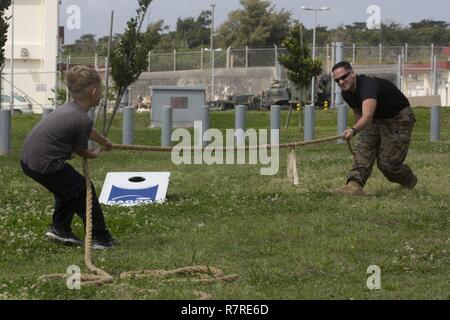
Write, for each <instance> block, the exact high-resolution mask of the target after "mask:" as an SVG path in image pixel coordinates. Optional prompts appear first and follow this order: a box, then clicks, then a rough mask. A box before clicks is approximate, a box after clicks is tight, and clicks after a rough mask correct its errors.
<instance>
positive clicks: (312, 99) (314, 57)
mask: <svg viewBox="0 0 450 320" xmlns="http://www.w3.org/2000/svg"><path fill="white" fill-rule="evenodd" d="M316 23H317V10H316V9H314V28H313V52H312V59H313V61H314V60H316ZM315 80H316V79H315V77H312V80H311V104H312V105H313V106H314V105H315V82H316V81H315Z"/></svg>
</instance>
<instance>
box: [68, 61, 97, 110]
mask: <svg viewBox="0 0 450 320" xmlns="http://www.w3.org/2000/svg"><path fill="white" fill-rule="evenodd" d="M69 68H70V56H68V57H67V60H66V72H67V71H69ZM96 70H97V69H96ZM67 102H69V87H67V86H66V103H67Z"/></svg>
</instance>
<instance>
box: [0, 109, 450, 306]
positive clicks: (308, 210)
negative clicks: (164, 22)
mask: <svg viewBox="0 0 450 320" xmlns="http://www.w3.org/2000/svg"><path fill="white" fill-rule="evenodd" d="M415 112H416V116H417V119H418V123H417V125H416V128H415V130H414V137H413V142H412V145H411V149H410V152H409V155H408V158H407V163H408V164H409V165H410V166H411V167H412V168H413V170H414V171H415V172H416V174H417V176H418V178H419V183H418V185H417V187H416V188H415V189H414V190H413V191H410V192H406V191H399V190H398V189H397V186H395V185H393V184H391V183H389V182H388V181H387V180H386V179H385V178H384V177H383V176H382V175H381V174H380V173H379V171H378V170H377V169H375V170H374V173H373V175H372V177H371V178H370V179H369V181H368V184H367V187H366V191H367V192H368V194H369V195H368V196H367V197H364V198H353V197H335V196H332V195H330V194H329V193H328V190H329V189H330V188H335V187H338V186H340V185H342V184H343V183H344V181H345V175H346V172H347V170H348V169H349V167H350V166H351V156H350V155H349V152H348V150H347V148H346V146H345V145H336V144H334V143H326V144H321V145H314V146H308V147H304V148H301V149H297V158H298V170H299V179H300V185H299V186H294V185H292V184H290V183H288V182H287V180H286V158H287V156H286V151H282V152H281V157H280V158H281V163H280V171H279V173H278V175H276V176H261V175H260V173H259V169H260V168H259V166H250V165H239V166H238V165H234V166H233V165H222V166H220V165H215V166H206V165H180V166H176V165H174V164H172V162H171V160H170V154H167V153H136V152H122V151H113V152H111V153H107V154H103V155H102V156H101V157H100V158H99V159H97V160H95V161H90V169H91V176H92V179H93V181H94V184H95V185H96V188H97V191H98V193H100V190H101V187H102V184H103V180H104V178H105V176H106V173H108V172H118V171H170V172H171V179H170V185H169V190H168V195H167V202H166V203H165V204H158V205H150V206H144V207H133V208H122V207H106V206H105V207H104V212H105V216H106V220H107V223H108V226H109V228H110V229H111V231H112V233H113V234H114V236H115V237H117V238H118V239H119V240H120V241H121V245H120V246H119V247H117V248H114V249H112V250H108V251H103V252H95V253H94V261H95V263H96V264H97V265H98V266H100V267H102V268H104V269H105V270H107V271H108V272H110V273H111V274H112V275H114V276H115V277H116V280H115V282H114V284H112V285H105V286H102V287H100V288H92V287H83V288H82V290H80V291H77V290H75V291H71V290H68V289H67V287H66V285H65V282H64V281H53V282H48V283H42V282H38V281H37V279H38V278H39V277H40V276H42V275H44V274H50V273H64V272H65V271H66V269H67V267H69V266H70V265H73V264H75V265H78V266H81V267H82V270H83V271H85V268H84V262H83V249H82V248H71V247H65V246H60V245H58V244H55V243H52V242H49V241H47V240H46V239H45V238H44V233H45V231H46V228H47V226H48V224H49V223H50V221H51V214H52V210H53V198H52V196H51V194H50V193H48V192H47V191H46V190H45V189H43V188H42V187H41V186H39V185H38V184H37V183H35V182H34V181H32V180H31V179H29V178H28V177H26V176H25V175H24V174H23V173H22V172H21V170H20V167H19V155H20V149H21V147H22V143H23V140H24V138H25V136H26V134H27V133H28V132H29V130H30V129H31V128H32V127H33V126H34V125H35V124H36V123H37V121H39V119H40V116H39V115H34V116H17V117H14V119H13V151H12V153H11V155H9V156H3V157H0V174H1V179H2V184H1V185H2V188H1V191H0V194H1V198H0V199H1V206H0V256H1V259H0V299H197V298H198V296H197V294H196V293H195V291H201V292H205V293H207V294H208V295H209V296H210V297H211V298H212V299H449V298H450V290H449V285H448V279H449V278H450V269H449V268H448V266H449V263H450V257H449V252H448V251H449V250H450V248H449V243H450V236H449V234H450V233H449V230H450V229H449V223H450V215H449V206H450V200H449V195H448V192H449V190H450V181H449V160H450V153H449V151H450V147H449V136H450V110H449V109H444V110H443V112H442V121H443V122H442V123H443V125H442V137H443V140H442V141H441V142H439V143H429V142H428V141H429V134H428V132H429V111H428V110H427V109H416V110H415ZM316 116H317V127H316V128H317V131H316V132H317V134H316V136H317V137H318V138H319V137H325V136H331V135H335V134H336V128H335V123H336V114H335V113H334V112H328V113H325V112H323V111H318V113H317V115H316ZM285 118H286V113H283V119H282V121H283V123H284V120H285ZM268 121H269V114H268V113H258V112H254V113H249V114H248V128H265V127H267V126H268ZM352 121H353V119H352V118H351V120H350V122H352ZM211 122H212V126H213V127H217V128H221V129H225V128H232V127H233V122H234V113H233V112H222V113H219V112H217V113H213V114H212V120H211ZM292 122H298V118H297V115H295V116H294V118H293V121H292ZM135 125H136V131H135V143H136V144H146V145H158V143H159V135H160V132H159V130H157V129H154V130H151V129H149V128H148V125H149V115H148V114H138V115H137V118H136V121H135ZM120 128H121V119H120V115H119V118H118V119H117V120H116V122H115V124H114V126H113V130H112V131H111V134H110V138H111V139H112V140H113V141H114V142H115V143H120V142H121V130H120ZM281 135H282V142H288V141H299V140H302V132H301V131H300V130H299V129H298V128H296V127H295V126H293V127H291V128H289V129H288V130H283V131H282V133H281ZM71 163H72V164H73V165H74V166H75V167H76V168H77V169H79V170H81V168H80V164H81V161H80V159H75V160H72V161H71ZM74 222H75V224H74V229H75V231H76V232H77V233H78V234H80V235H82V225H81V224H80V220H79V219H78V218H75V220H74ZM189 265H209V266H215V267H218V268H221V269H223V270H224V271H225V273H227V274H231V273H236V274H238V275H239V279H238V280H237V281H234V282H231V283H216V284H208V285H204V284H196V283H194V282H190V281H184V282H175V283H167V282H163V281H160V280H155V279H145V280H142V279H141V280H118V279H117V275H118V274H119V273H120V272H122V271H131V270H142V269H175V268H179V267H183V266H189ZM370 265H377V266H379V267H380V268H381V286H382V290H374V291H371V290H368V289H367V287H366V281H367V278H368V277H369V276H370V274H367V273H366V270H367V268H368V267H369V266H370Z"/></svg>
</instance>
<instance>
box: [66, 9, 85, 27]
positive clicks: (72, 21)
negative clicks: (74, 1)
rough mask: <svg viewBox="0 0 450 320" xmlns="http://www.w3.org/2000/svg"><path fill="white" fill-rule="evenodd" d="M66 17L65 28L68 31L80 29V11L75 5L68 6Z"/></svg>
mask: <svg viewBox="0 0 450 320" xmlns="http://www.w3.org/2000/svg"><path fill="white" fill-rule="evenodd" d="M66 14H67V15H68V17H67V19H66V26H67V29H69V30H80V29H81V9H80V7H79V6H77V5H70V6H68V7H67V9H66Z"/></svg>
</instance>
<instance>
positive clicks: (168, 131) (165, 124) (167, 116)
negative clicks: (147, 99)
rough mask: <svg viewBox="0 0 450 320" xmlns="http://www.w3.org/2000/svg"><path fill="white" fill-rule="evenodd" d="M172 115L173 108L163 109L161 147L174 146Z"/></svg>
mask: <svg viewBox="0 0 450 320" xmlns="http://www.w3.org/2000/svg"><path fill="white" fill-rule="evenodd" d="M172 115H173V109H172V107H167V106H166V107H163V108H162V117H161V147H170V145H171V144H172V142H171V137H172Z"/></svg>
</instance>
